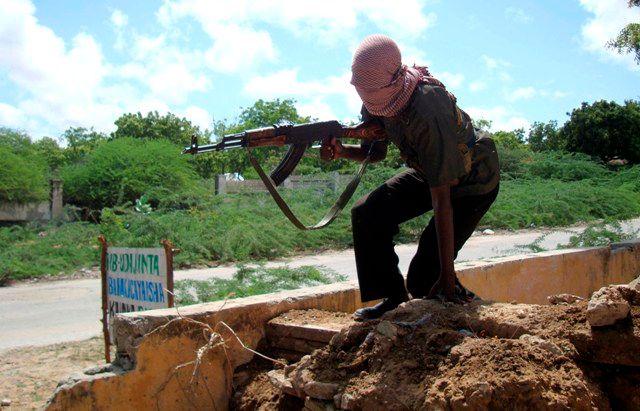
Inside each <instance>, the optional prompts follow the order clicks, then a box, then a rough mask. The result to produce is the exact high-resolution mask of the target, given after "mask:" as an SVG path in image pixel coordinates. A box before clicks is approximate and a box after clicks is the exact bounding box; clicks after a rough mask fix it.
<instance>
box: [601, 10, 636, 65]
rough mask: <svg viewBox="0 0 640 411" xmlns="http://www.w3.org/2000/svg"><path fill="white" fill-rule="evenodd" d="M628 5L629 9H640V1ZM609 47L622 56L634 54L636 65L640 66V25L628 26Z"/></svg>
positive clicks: (632, 24) (608, 44)
mask: <svg viewBox="0 0 640 411" xmlns="http://www.w3.org/2000/svg"><path fill="white" fill-rule="evenodd" d="M627 4H628V6H629V7H634V6H635V7H640V0H629V1H628V3H627ZM607 46H608V47H609V48H612V49H614V50H616V51H618V53H620V54H628V53H634V54H635V60H636V63H638V64H640V23H630V24H628V25H627V26H626V27H625V28H623V29H622V30H621V31H620V33H619V34H618V36H617V37H616V38H615V39H613V40H610V41H609V42H608V43H607Z"/></svg>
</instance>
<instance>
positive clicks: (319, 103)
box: [296, 97, 336, 121]
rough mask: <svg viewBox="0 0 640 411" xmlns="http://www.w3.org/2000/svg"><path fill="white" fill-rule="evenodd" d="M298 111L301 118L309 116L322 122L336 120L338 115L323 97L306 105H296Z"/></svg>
mask: <svg viewBox="0 0 640 411" xmlns="http://www.w3.org/2000/svg"><path fill="white" fill-rule="evenodd" d="M296 109H297V110H298V113H299V114H300V115H301V116H309V117H311V118H316V119H318V120H320V121H325V120H335V119H336V114H335V112H334V110H333V108H332V107H331V105H329V104H328V103H327V102H326V101H325V100H324V98H323V97H316V98H314V99H313V100H311V101H308V102H306V103H298V104H296Z"/></svg>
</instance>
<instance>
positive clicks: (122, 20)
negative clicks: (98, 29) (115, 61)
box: [111, 9, 129, 50]
mask: <svg viewBox="0 0 640 411" xmlns="http://www.w3.org/2000/svg"><path fill="white" fill-rule="evenodd" d="M111 24H112V25H113V30H114V32H115V33H116V42H115V44H114V45H113V47H114V48H115V49H116V50H123V49H124V48H125V46H126V41H125V34H124V29H125V27H126V26H127V24H129V17H128V16H127V15H126V14H124V13H123V12H122V11H121V10H119V9H115V10H114V11H113V12H112V13H111Z"/></svg>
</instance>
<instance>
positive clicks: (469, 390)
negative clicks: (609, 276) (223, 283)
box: [233, 282, 640, 410]
mask: <svg viewBox="0 0 640 411" xmlns="http://www.w3.org/2000/svg"><path fill="white" fill-rule="evenodd" d="M549 301H550V303H552V304H551V305H528V304H504V303H488V302H475V303H472V304H469V305H465V306H460V305H455V304H450V303H441V302H438V301H433V300H412V301H409V302H407V303H404V304H402V305H401V306H400V307H398V308H397V309H396V310H394V311H391V312H389V313H387V314H385V316H383V317H382V318H381V319H380V320H376V321H369V322H364V323H356V324H352V325H350V326H347V327H346V328H343V329H342V330H341V331H340V332H338V333H337V334H336V335H334V336H333V338H332V339H331V341H330V343H329V344H328V345H327V346H326V347H324V348H320V349H317V350H315V351H314V352H313V353H312V354H311V355H306V356H304V357H302V359H301V360H300V361H298V362H297V363H295V364H292V365H289V366H286V367H282V368H279V369H273V370H268V371H265V372H264V373H263V374H262V375H260V377H259V378H256V379H254V380H253V382H252V384H258V383H261V384H264V389H263V391H267V390H274V389H275V391H276V392H277V395H278V396H279V398H288V399H289V400H288V402H287V407H288V408H287V409H291V407H292V405H293V404H296V407H298V408H304V409H308V410H338V409H344V410H360V409H366V410H409V409H443V410H444V409H451V410H462V409H465V410H468V409H473V410H485V409H503V408H509V409H579V410H582V409H585V410H586V409H603V410H606V409H640V355H639V353H640V306H639V305H640V286H639V285H638V284H637V282H636V283H632V284H630V285H629V286H609V287H604V288H602V289H600V290H599V291H597V292H596V293H594V295H593V297H592V298H591V300H590V301H586V300H583V299H581V298H579V297H575V296H569V295H560V296H552V297H550V298H549ZM249 391H250V392H254V393H255V392H259V391H261V389H260V388H259V385H254V386H253V388H252V390H249ZM245 392H247V391H245ZM272 397H273V395H272ZM281 403H282V404H284V402H281ZM249 404H250V406H249ZM276 405H277V404H275V403H270V404H269V407H271V408H277V407H276ZM233 406H234V407H236V408H239V409H249V408H251V409H260V407H261V405H260V402H259V401H257V400H256V398H255V397H253V398H249V397H247V396H246V395H245V396H242V395H236V397H234V404H233ZM264 409H266V408H264ZM281 409H284V408H281Z"/></svg>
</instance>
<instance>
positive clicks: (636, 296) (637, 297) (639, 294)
mask: <svg viewBox="0 0 640 411" xmlns="http://www.w3.org/2000/svg"><path fill="white" fill-rule="evenodd" d="M613 287H615V288H616V289H617V290H618V291H619V292H620V295H622V298H624V299H625V300H627V301H628V302H629V304H631V305H640V287H638V289H637V290H636V288H635V287H630V286H628V285H615V286H613Z"/></svg>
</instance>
